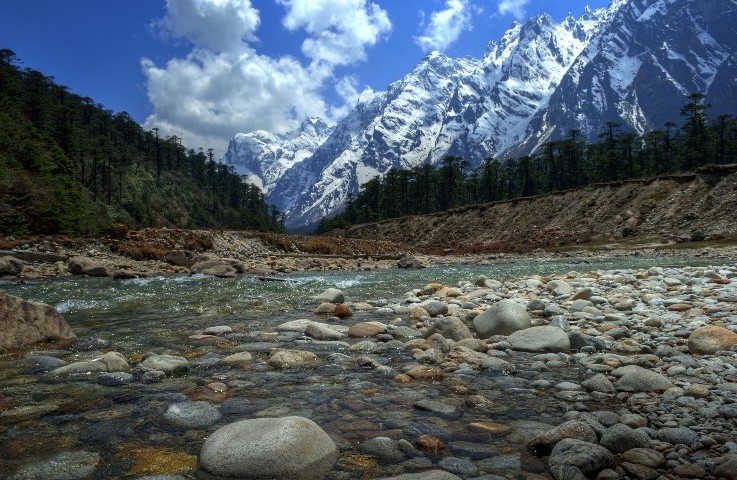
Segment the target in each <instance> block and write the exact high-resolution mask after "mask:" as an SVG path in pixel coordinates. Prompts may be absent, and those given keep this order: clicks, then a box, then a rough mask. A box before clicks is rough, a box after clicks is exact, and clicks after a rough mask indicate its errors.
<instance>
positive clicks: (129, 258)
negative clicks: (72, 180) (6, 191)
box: [0, 228, 737, 280]
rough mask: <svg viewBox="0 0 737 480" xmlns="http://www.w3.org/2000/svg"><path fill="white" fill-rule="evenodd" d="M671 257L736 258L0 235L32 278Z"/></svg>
mask: <svg viewBox="0 0 737 480" xmlns="http://www.w3.org/2000/svg"><path fill="white" fill-rule="evenodd" d="M627 256H671V257H674V258H677V257H699V258H713V259H732V260H737V245H735V244H734V243H733V242H694V243H666V244H660V243H652V242H651V243H647V242H642V241H637V242H634V241H621V242H608V243H598V244H589V245H584V246H580V247H567V248H550V249H548V250H544V249H535V250H531V251H529V252H524V253H513V252H497V253H493V254H490V253H484V254H470V253H469V254H455V253H453V252H452V251H448V252H446V253H445V254H443V255H430V254H425V253H421V252H420V251H418V250H417V249H415V248H414V247H413V246H412V245H407V244H397V243H393V242H388V241H374V240H356V239H346V238H342V237H324V236H321V237H304V236H296V235H277V234H264V233H257V232H247V231H238V232H236V231H207V230H182V229H166V228H164V229H147V230H143V231H140V232H128V233H127V234H124V235H123V236H122V237H121V238H110V237H100V238H77V239H69V238H65V237H43V236H42V237H33V238H27V239H14V238H6V239H4V240H3V241H2V242H0V277H3V276H5V277H9V278H10V277H14V278H17V279H19V280H33V279H40V278H49V277H64V276H71V275H87V276H96V277H110V278H116V279H129V278H149V277H153V276H162V275H163V276H173V275H189V274H196V273H205V274H212V275H214V276H219V277H234V276H237V275H241V274H248V275H255V276H270V275H279V274H288V273H293V272H321V271H322V272H324V271H370V270H376V269H387V268H395V267H397V265H398V261H399V260H400V259H401V258H402V257H412V259H413V260H410V261H409V262H408V264H407V265H405V266H409V267H422V266H438V265H460V264H479V265H490V264H494V263H498V262H515V261H524V260H526V259H530V258H533V259H541V260H550V259H571V258H574V259H579V260H580V261H582V262H587V261H591V260H592V259H596V258H602V257H627Z"/></svg>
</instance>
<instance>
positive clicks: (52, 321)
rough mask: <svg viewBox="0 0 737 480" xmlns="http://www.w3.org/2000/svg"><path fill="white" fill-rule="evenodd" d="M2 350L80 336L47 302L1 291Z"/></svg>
mask: <svg viewBox="0 0 737 480" xmlns="http://www.w3.org/2000/svg"><path fill="white" fill-rule="evenodd" d="M0 331H2V335H0V353H2V352H5V351H9V350H17V349H26V348H28V347H30V346H31V345H33V344H35V343H39V342H48V341H61V342H65V343H71V342H73V341H75V340H76V339H77V337H76V336H75V335H74V332H72V329H71V328H70V327H69V325H68V324H67V322H65V321H64V318H62V316H61V315H60V314H59V312H57V311H56V310H55V309H54V307H52V306H51V305H47V304H45V303H36V302H27V301H25V300H23V299H22V298H19V297H14V296H12V295H8V294H7V293H5V292H0Z"/></svg>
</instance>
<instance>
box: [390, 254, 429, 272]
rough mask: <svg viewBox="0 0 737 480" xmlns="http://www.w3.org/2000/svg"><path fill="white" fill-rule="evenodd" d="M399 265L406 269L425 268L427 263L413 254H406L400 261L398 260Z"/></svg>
mask: <svg viewBox="0 0 737 480" xmlns="http://www.w3.org/2000/svg"><path fill="white" fill-rule="evenodd" d="M397 267H398V268H406V269H419V268H425V265H424V264H423V263H422V262H421V261H420V260H418V259H417V258H415V257H413V256H411V255H405V256H403V257H402V258H400V259H399V261H398V262H397Z"/></svg>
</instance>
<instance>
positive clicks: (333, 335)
mask: <svg viewBox="0 0 737 480" xmlns="http://www.w3.org/2000/svg"><path fill="white" fill-rule="evenodd" d="M305 335H308V336H310V337H312V338H314V339H316V340H340V339H341V338H343V337H345V334H344V333H342V332H339V331H338V330H336V329H334V328H331V327H330V325H327V324H325V323H320V322H312V323H310V324H309V325H308V326H307V328H306V329H305Z"/></svg>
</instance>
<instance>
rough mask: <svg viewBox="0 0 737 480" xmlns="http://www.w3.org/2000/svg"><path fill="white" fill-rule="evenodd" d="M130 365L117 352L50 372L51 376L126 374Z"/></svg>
mask: <svg viewBox="0 0 737 480" xmlns="http://www.w3.org/2000/svg"><path fill="white" fill-rule="evenodd" d="M130 369H131V368H130V365H128V362H127V361H126V359H125V357H124V356H123V355H121V354H120V353H118V352H108V353H106V354H105V355H103V356H102V357H99V358H95V359H93V360H84V361H81V362H74V363H70V364H69V365H64V366H63V367H59V368H55V369H54V370H52V371H51V374H53V375H75V374H85V373H94V372H128V371H130Z"/></svg>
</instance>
